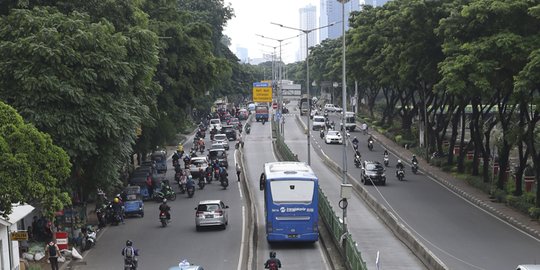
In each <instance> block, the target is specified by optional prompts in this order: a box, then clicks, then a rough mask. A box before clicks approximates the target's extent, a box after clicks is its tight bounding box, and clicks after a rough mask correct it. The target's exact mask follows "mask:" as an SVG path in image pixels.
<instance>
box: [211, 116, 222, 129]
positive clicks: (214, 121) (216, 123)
mask: <svg viewBox="0 0 540 270" xmlns="http://www.w3.org/2000/svg"><path fill="white" fill-rule="evenodd" d="M214 128H216V129H217V130H221V120H220V119H219V118H216V119H210V130H212V129H214Z"/></svg>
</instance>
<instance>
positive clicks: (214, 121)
mask: <svg viewBox="0 0 540 270" xmlns="http://www.w3.org/2000/svg"><path fill="white" fill-rule="evenodd" d="M210 124H213V125H216V124H221V121H220V120H219V119H212V120H210Z"/></svg>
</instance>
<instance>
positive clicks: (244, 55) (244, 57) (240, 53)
mask: <svg viewBox="0 0 540 270" xmlns="http://www.w3.org/2000/svg"><path fill="white" fill-rule="evenodd" d="M236 57H238V59H240V63H247V62H248V60H249V59H248V49H247V48H243V47H236Z"/></svg>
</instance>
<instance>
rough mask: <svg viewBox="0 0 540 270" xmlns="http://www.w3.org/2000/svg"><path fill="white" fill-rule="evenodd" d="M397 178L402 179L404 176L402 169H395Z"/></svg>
mask: <svg viewBox="0 0 540 270" xmlns="http://www.w3.org/2000/svg"><path fill="white" fill-rule="evenodd" d="M397 178H398V180H399V181H403V178H405V171H403V170H402V169H400V170H398V171H397Z"/></svg>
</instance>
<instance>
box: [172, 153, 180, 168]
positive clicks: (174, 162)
mask: <svg viewBox="0 0 540 270" xmlns="http://www.w3.org/2000/svg"><path fill="white" fill-rule="evenodd" d="M172 160H173V165H176V164H178V160H180V155H179V154H178V152H174V154H173V155H172Z"/></svg>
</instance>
